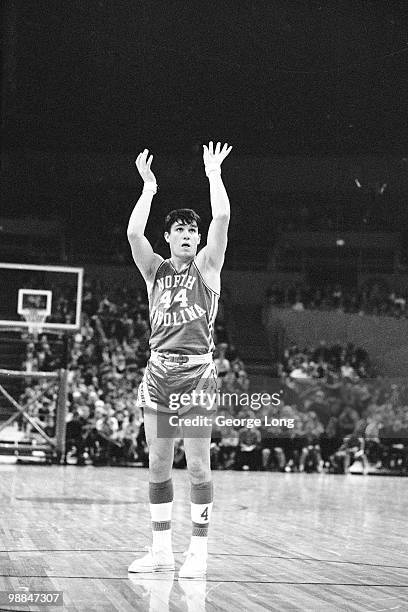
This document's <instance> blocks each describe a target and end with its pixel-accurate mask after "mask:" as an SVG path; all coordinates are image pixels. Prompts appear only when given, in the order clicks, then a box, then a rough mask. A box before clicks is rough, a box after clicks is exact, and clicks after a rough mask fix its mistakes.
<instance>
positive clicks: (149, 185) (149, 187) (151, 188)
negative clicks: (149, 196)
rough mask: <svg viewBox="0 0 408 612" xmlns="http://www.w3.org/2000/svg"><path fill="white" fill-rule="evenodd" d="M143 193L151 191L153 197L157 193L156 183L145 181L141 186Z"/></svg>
mask: <svg viewBox="0 0 408 612" xmlns="http://www.w3.org/2000/svg"><path fill="white" fill-rule="evenodd" d="M143 191H152V192H153V195H154V194H155V193H157V183H153V181H147V182H146V183H145V184H144V185H143Z"/></svg>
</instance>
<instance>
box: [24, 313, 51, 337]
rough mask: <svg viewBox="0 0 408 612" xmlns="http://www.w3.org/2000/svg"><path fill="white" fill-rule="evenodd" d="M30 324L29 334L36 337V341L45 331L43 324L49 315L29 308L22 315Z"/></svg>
mask: <svg viewBox="0 0 408 612" xmlns="http://www.w3.org/2000/svg"><path fill="white" fill-rule="evenodd" d="M22 314H23V316H24V318H25V320H26V321H27V323H28V333H30V334H32V335H33V336H34V339H35V341H37V339H38V334H41V332H42V330H43V324H44V321H45V319H46V317H47V313H46V312H45V311H42V310H37V309H35V308H27V310H24V312H23V313H22Z"/></svg>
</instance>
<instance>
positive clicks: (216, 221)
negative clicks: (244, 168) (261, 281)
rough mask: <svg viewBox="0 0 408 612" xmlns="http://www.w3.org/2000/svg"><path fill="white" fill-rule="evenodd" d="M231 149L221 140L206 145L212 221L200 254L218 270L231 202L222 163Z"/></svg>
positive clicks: (220, 263)
mask: <svg viewBox="0 0 408 612" xmlns="http://www.w3.org/2000/svg"><path fill="white" fill-rule="evenodd" d="M231 149H232V147H229V146H228V145H227V144H224V146H223V147H222V148H221V143H220V142H217V144H216V146H215V148H214V146H213V143H212V142H210V143H209V144H208V147H207V146H206V145H204V154H203V158H204V166H205V173H206V175H207V177H208V180H209V183H210V201H211V211H212V221H211V223H210V227H209V229H208V236H207V245H206V246H205V247H204V249H202V251H201V252H200V254H199V255H201V257H202V258H204V260H205V261H204V262H203V263H204V265H205V267H206V268H207V269H208V268H212V269H214V270H215V271H217V272H220V271H221V268H222V265H223V263H224V255H225V250H226V248H227V237H228V224H229V219H230V204H229V199H228V195H227V192H226V190H225V187H224V183H223V182H222V178H221V164H222V162H223V161H224V159H225V158H226V157H227V155H228V154H229V153H230V151H231Z"/></svg>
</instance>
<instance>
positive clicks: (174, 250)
mask: <svg viewBox="0 0 408 612" xmlns="http://www.w3.org/2000/svg"><path fill="white" fill-rule="evenodd" d="M164 237H165V239H166V242H168V243H169V245H170V251H171V254H172V256H173V255H174V256H176V257H180V258H181V259H184V258H185V259H189V258H191V257H194V256H195V255H196V253H197V248H198V245H199V244H200V240H201V235H200V234H199V233H198V226H197V224H196V223H181V222H180V221H175V223H173V225H172V226H171V228H170V232H165V234H164Z"/></svg>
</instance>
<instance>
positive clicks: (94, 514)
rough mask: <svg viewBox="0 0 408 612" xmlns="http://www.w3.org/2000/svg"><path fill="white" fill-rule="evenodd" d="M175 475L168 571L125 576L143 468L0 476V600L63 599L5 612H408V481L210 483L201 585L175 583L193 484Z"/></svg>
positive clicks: (136, 544)
mask: <svg viewBox="0 0 408 612" xmlns="http://www.w3.org/2000/svg"><path fill="white" fill-rule="evenodd" d="M173 474H174V484H175V502H174V512H173V544H174V550H175V557H176V572H175V573H174V575H173V573H171V574H147V575H143V576H140V575H130V576H128V574H127V566H128V565H129V563H130V562H131V561H132V560H133V559H135V558H136V557H137V556H139V555H141V554H143V553H144V546H145V545H147V544H149V543H150V527H149V525H150V523H149V509H148V505H147V503H146V500H147V483H148V473H147V470H145V469H141V468H134V469H131V468H128V469H127V468H109V467H107V468H95V467H92V466H87V467H83V468H81V467H75V466H65V467H63V466H61V467H60V466H51V467H47V466H24V465H0V495H1V498H0V500H1V501H0V516H1V524H0V543H1V545H0V590H15V591H17V590H19V592H23V591H22V590H21V589H24V588H26V589H27V588H28V589H29V590H30V591H35V590H41V591H56V590H58V591H63V593H64V606H63V608H61V607H60V608H57V607H54V606H50V607H48V608H45V607H41V608H40V607H39V606H36V605H33V604H31V607H30V606H28V605H22V604H20V605H16V606H9V605H4V604H3V605H2V606H1V607H0V609H1V610H8V609H12V610H61V609H63V610H67V611H74V610H75V611H78V610H79V611H81V612H92V611H95V612H101V611H116V610H117V611H120V612H127V611H128V610H129V611H130V610H132V611H133V610H136V611H140V612H143V611H145V610H146V611H154V612H156V611H159V612H162V611H167V610H169V611H179V610H180V611H183V612H201V611H203V610H207V611H213V610H214V611H215V610H217V611H218V610H222V611H226V612H230V611H235V610H241V611H242V612H252V611H254V612H255V611H260V610H276V611H279V612H282V611H286V610H290V611H292V610H300V611H302V612H305V611H313V612H315V611H320V610H321V611H331V610H345V611H350V612H351V611H364V612H369V611H370V612H371V611H373V612H374V611H375V612H382V611H385V610H398V611H401V612H402V611H405V610H408V543H407V540H408V537H407V531H408V530H407V518H406V517H407V509H408V478H407V479H404V478H397V477H396V478H385V477H374V476H372V477H370V476H368V477H363V476H357V475H349V476H334V475H325V474H310V475H308V474H280V473H269V472H268V473H264V472H259V473H253V472H231V471H227V472H218V471H217V472H214V474H213V476H214V484H215V504H214V512H213V519H212V523H211V526H210V530H211V535H210V540H209V549H210V558H209V571H208V576H207V580H206V581H200V580H197V581H195V580H183V581H181V580H180V581H179V580H178V579H177V568H178V567H179V566H180V564H181V563H182V560H183V556H182V553H183V551H184V550H185V549H186V547H187V544H188V540H189V535H190V517H189V502H188V500H189V485H188V482H187V473H186V472H185V471H184V470H181V471H177V470H176V471H174V472H173ZM187 502H188V503H187Z"/></svg>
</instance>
